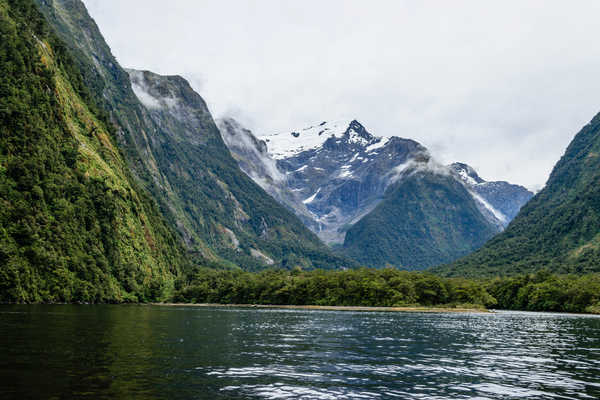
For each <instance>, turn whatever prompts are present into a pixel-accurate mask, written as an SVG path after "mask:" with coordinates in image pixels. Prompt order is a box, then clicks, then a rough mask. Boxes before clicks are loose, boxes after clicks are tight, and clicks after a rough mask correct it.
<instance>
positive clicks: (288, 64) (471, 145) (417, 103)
mask: <svg viewBox="0 0 600 400" xmlns="http://www.w3.org/2000/svg"><path fill="white" fill-rule="evenodd" d="M84 2H85V4H86V5H87V6H88V8H89V11H90V13H91V15H92V17H94V19H95V20H96V22H97V23H98V25H99V26H100V29H101V31H102V33H103V34H104V36H105V38H106V40H107V42H108V44H109V45H110V46H111V48H112V50H113V53H114V54H115V56H116V57H117V59H118V60H119V62H120V63H121V64H122V65H123V66H126V67H133V68H139V69H149V70H152V71H155V72H158V73H162V74H180V75H182V76H184V77H185V78H187V79H188V80H189V81H190V83H191V84H192V86H193V87H194V88H195V89H196V90H197V91H198V92H199V93H200V94H201V95H202V96H203V97H204V99H205V100H206V101H207V102H208V104H209V107H210V109H211V111H212V112H213V114H214V115H215V116H216V117H219V116H223V115H232V116H235V117H237V118H238V119H240V121H241V122H242V123H244V124H245V125H247V126H248V127H249V128H251V129H252V130H253V131H254V132H255V133H256V134H258V135H261V134H268V133H273V132H279V131H289V130H292V129H297V128H301V127H304V126H308V125H311V124H313V123H315V122H320V121H324V120H331V119H339V118H356V119H358V120H359V121H361V122H363V124H364V125H365V126H366V127H367V129H369V130H370V131H371V132H372V133H374V134H376V135H379V136H391V135H396V136H402V137H408V138H412V139H415V140H417V141H419V142H421V143H422V144H424V145H425V146H427V147H429V149H430V150H431V151H432V153H433V154H434V156H436V157H437V158H438V159H440V160H441V161H443V162H452V161H463V162H467V163H469V164H471V165H472V166H473V167H475V168H476V169H477V170H478V171H479V173H480V175H481V176H482V177H483V178H484V179H488V180H492V179H494V180H508V181H511V182H514V183H520V184H523V185H526V186H527V187H530V188H539V187H541V186H542V185H543V184H544V182H545V181H546V179H547V177H548V174H549V173H550V171H551V168H552V166H553V165H554V164H555V162H556V161H557V160H558V159H559V158H560V156H561V155H562V154H563V152H564V150H565V148H566V146H567V144H568V143H569V142H570V140H571V139H572V138H573V136H574V134H575V133H576V132H577V131H578V130H579V129H580V128H581V127H582V126H583V125H585V124H586V123H587V122H588V121H589V120H590V119H591V118H592V117H593V116H594V114H595V113H596V112H598V111H600V46H598V44H597V41H598V38H599V37H600V23H599V22H598V21H599V19H598V18H599V16H600V1H595V0H590V1H583V0H577V1H550V0H540V1H524V0H519V1H508V0H502V1H483V0H473V1H462V0H453V1H444V0H439V1H416V0H415V1H402V0H390V1H384V0H373V1H366V0H360V1H352V0H295V1H288V0H254V1H249V0H248V1H244V0H210V1H209V0H170V1H164V0H126V1H123V0H84Z"/></svg>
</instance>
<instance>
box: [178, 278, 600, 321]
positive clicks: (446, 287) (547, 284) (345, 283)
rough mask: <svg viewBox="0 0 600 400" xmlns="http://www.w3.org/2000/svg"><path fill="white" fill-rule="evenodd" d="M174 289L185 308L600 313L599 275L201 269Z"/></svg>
mask: <svg viewBox="0 0 600 400" xmlns="http://www.w3.org/2000/svg"><path fill="white" fill-rule="evenodd" d="M178 286H179V290H178V291H177V292H176V294H175V297H174V301H176V302H184V303H215V304H276V305H321V306H371V307H401V306H445V307H465V306H466V307H488V308H498V309H511V310H529V311H562V312H590V313H592V312H593V313H597V312H599V311H600V274H595V275H586V276H573V275H553V274H550V273H548V272H538V273H536V274H532V275H521V276H518V277H512V278H495V279H490V280H483V279H479V280H473V279H471V280H469V279H464V278H442V277H439V276H436V275H432V274H429V273H423V272H409V271H400V270H397V269H393V268H385V269H380V270H376V269H367V268H362V269H356V270H348V271H323V270H314V271H300V270H293V271H285V270H268V271H262V272H259V273H251V272H243V271H218V270H208V269H199V270H197V271H196V272H195V273H194V274H192V275H191V277H190V279H189V280H187V281H180V282H178Z"/></svg>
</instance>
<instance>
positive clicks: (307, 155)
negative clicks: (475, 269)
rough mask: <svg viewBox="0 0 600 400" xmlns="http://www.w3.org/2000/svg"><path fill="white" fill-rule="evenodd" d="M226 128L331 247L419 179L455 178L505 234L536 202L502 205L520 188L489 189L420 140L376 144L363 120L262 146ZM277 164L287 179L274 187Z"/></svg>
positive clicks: (247, 162)
mask: <svg viewBox="0 0 600 400" xmlns="http://www.w3.org/2000/svg"><path fill="white" fill-rule="evenodd" d="M225 122H226V121H225ZM234 125H235V127H236V129H235V131H232V130H231V127H232V126H234ZM220 127H221V130H222V135H223V137H224V139H225V142H226V143H227V145H228V147H229V149H230V150H231V152H232V153H233V154H234V157H235V158H236V159H238V162H239V165H240V167H241V168H242V169H243V170H244V171H245V172H246V173H247V174H248V175H250V176H251V177H252V178H253V179H254V180H255V181H257V182H259V184H261V186H262V187H263V188H264V189H265V190H267V191H268V192H269V193H270V194H271V195H272V196H274V197H275V198H276V199H278V200H279V201H281V202H283V203H284V204H286V205H287V206H288V207H290V208H291V209H293V210H294V211H295V212H296V214H297V215H298V216H300V217H301V218H302V220H303V221H304V222H305V223H306V224H307V225H308V226H309V227H310V228H311V229H312V230H313V231H314V232H315V233H317V235H319V237H321V239H323V240H324V241H325V242H328V243H343V242H344V237H345V235H346V231H347V229H348V228H349V227H350V226H352V225H353V224H354V223H356V222H357V221H358V220H360V219H361V218H362V217H364V216H365V215H367V214H368V213H370V212H371V211H372V210H373V209H374V208H375V207H376V206H377V205H378V204H379V203H380V202H381V201H382V200H383V198H384V195H385V193H386V191H387V189H388V188H389V187H391V186H392V185H396V184H400V183H401V182H402V181H403V180H404V179H405V178H407V177H410V176H413V175H415V174H417V175H419V174H421V175H422V174H434V175H443V176H451V177H454V178H455V179H456V180H457V181H459V182H461V183H462V184H463V185H464V186H465V188H466V189H467V190H468V191H469V192H470V193H471V195H472V197H473V198H474V199H475V201H476V203H477V204H478V206H479V209H480V211H481V213H482V214H483V215H484V216H485V217H486V218H487V219H488V220H489V221H490V223H492V224H493V225H494V226H496V227H497V228H498V229H499V230H500V229H502V227H503V226H505V225H506V224H507V223H508V221H509V220H510V219H511V218H512V217H513V216H514V215H512V214H513V213H514V211H515V209H516V210H517V211H518V208H520V206H521V205H522V204H523V203H524V202H525V201H526V200H527V199H528V198H527V193H523V195H522V196H520V197H519V201H518V202H517V203H518V204H516V203H515V202H512V203H511V196H507V197H506V199H500V197H501V194H502V193H503V191H504V190H505V189H506V190H510V191H511V193H512V192H514V190H515V188H514V187H511V188H505V187H504V186H502V185H499V184H498V183H496V182H485V181H484V180H483V179H481V178H480V177H479V176H478V175H477V172H476V171H475V170H474V169H473V168H471V167H470V166H468V165H467V164H463V163H455V164H452V165H450V166H445V165H442V164H439V163H438V162H436V160H435V159H434V158H433V157H431V155H430V154H429V152H428V150H427V149H426V148H425V147H423V146H422V145H421V144H419V143H417V142H415V141H414V140H411V139H404V138H400V137H397V136H392V137H378V136H375V135H373V134H371V133H370V132H369V131H368V130H367V128H365V126H363V125H362V124H361V123H360V122H358V121H357V120H355V119H354V120H350V122H348V120H346V121H345V122H340V121H333V122H328V121H323V122H320V123H317V124H314V125H311V126H308V127H306V128H303V129H297V130H293V131H290V132H287V133H278V134H273V135H264V136H260V137H259V139H256V138H254V139H252V137H251V136H252V134H251V133H250V131H248V130H245V129H243V128H241V127H239V126H238V125H236V124H234V123H221V124H220ZM236 132H237V133H236ZM244 138H245V139H244ZM242 139H244V140H242ZM264 144H266V147H267V149H266V153H268V154H264V153H265V151H264V148H261V149H260V151H257V150H256V149H248V146H250V147H257V146H262V145H264ZM257 155H258V156H259V157H257ZM265 156H268V158H267V157H265ZM273 163H274V164H275V165H276V167H277V171H279V173H280V174H281V175H283V176H284V177H285V178H284V179H273V178H274V177H275V176H276V175H277V174H276V173H274V172H273V170H272V165H273ZM267 167H268V168H267ZM269 171H270V173H268V172H269ZM517 192H518V190H517ZM519 195H520V193H519ZM517 197H518V196H517ZM513 203H515V204H513ZM511 207H513V208H511Z"/></svg>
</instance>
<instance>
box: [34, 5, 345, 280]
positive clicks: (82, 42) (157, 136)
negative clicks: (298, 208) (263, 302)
mask: <svg viewBox="0 0 600 400" xmlns="http://www.w3.org/2000/svg"><path fill="white" fill-rule="evenodd" d="M37 2H38V4H39V5H40V7H41V9H42V10H43V11H44V13H45V15H46V16H47V17H48V19H49V20H50V21H51V22H52V24H53V25H54V26H55V28H56V30H57V31H58V32H59V34H60V35H61V37H63V38H64V40H65V41H66V42H67V43H68V44H69V46H70V47H71V48H72V49H73V52H74V54H75V56H76V59H77V61H78V63H79V66H80V68H81V69H82V70H84V71H85V72H86V75H85V77H84V78H85V81H86V82H87V83H88V84H89V85H90V86H91V87H93V88H94V95H96V96H97V97H98V98H99V99H102V101H103V104H101V105H102V107H103V108H104V109H106V110H107V111H108V112H109V113H110V115H111V117H112V119H113V121H114V122H115V123H116V124H117V126H118V127H119V131H118V138H119V143H120V145H121V146H122V147H123V149H124V153H125V155H126V158H127V160H128V162H129V165H130V166H131V168H132V169H133V170H134V171H135V174H136V176H137V177H138V178H139V179H140V181H141V182H142V184H143V185H144V186H145V187H146V188H147V189H148V190H149V191H150V193H151V194H152V195H153V197H154V199H155V200H156V201H157V202H158V204H159V206H160V209H161V211H162V212H163V214H164V215H165V216H166V217H167V219H168V221H170V222H171V224H172V225H173V226H175V227H176V228H177V230H178V231H179V233H180V234H181V236H182V237H183V238H184V240H185V244H186V246H187V248H188V250H189V251H190V252H193V253H194V254H196V255H197V256H198V257H200V258H201V259H203V260H207V261H217V262H220V263H221V264H223V263H225V264H227V263H229V264H231V263H235V264H237V265H240V266H242V267H244V268H248V269H256V268H262V267H265V266H269V265H282V266H295V265H299V266H305V267H314V266H319V267H337V266H343V265H347V264H346V263H345V261H344V260H343V259H341V258H339V257H336V256H334V255H333V254H332V253H331V251H330V250H329V249H328V248H327V247H326V246H324V245H323V244H322V243H321V242H320V241H319V240H318V238H317V237H316V236H315V235H314V234H313V233H312V232H310V231H309V230H308V229H306V227H304V225H303V224H302V223H301V221H299V220H298V219H297V217H295V216H294V215H293V214H292V213H290V212H289V211H288V210H286V209H285V208H284V207H282V206H281V205H280V204H278V203H277V202H276V201H274V200H273V199H272V198H271V197H269V196H268V195H267V194H266V193H265V192H264V191H263V190H262V189H261V188H260V187H259V186H258V185H256V184H255V183H254V182H253V181H252V180H251V179H249V178H248V177H247V176H246V175H245V174H243V173H242V172H241V171H240V170H239V168H238V167H237V163H236V162H235V160H234V159H233V158H232V157H231V155H230V153H229V151H228V150H227V147H226V146H225V144H224V143H223V140H222V138H221V136H220V134H219V131H218V129H217V127H216V125H215V123H214V121H213V119H212V117H211V115H210V113H209V111H208V109H207V107H206V104H205V103H204V101H203V100H202V98H201V97H200V96H199V95H198V94H196V93H195V92H194V91H193V90H192V89H191V88H190V87H189V85H188V83H187V82H186V81H185V80H184V79H182V78H181V77H175V76H169V77H163V76H158V75H156V74H152V73H150V72H141V71H130V72H131V76H130V75H129V74H128V73H127V72H126V71H125V70H123V69H122V68H121V67H120V66H119V65H118V63H117V62H116V60H115V59H114V57H113V56H112V54H111V53H110V49H109V48H108V46H107V45H106V43H105V42H104V39H103V38H102V36H101V35H100V32H99V31H98V28H97V27H96V25H95V23H94V22H93V20H92V19H91V18H90V17H89V15H88V14H87V11H86V10H85V7H84V6H83V4H82V3H81V2H80V0H53V1H47V0H37ZM130 79H131V81H132V82H133V86H132V84H131V83H130ZM134 92H135V93H134Z"/></svg>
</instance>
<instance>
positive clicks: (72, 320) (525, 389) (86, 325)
mask: <svg viewBox="0 0 600 400" xmlns="http://www.w3.org/2000/svg"><path fill="white" fill-rule="evenodd" d="M0 378H1V379H2V384H1V385H0V398H2V399H13V398H14V399H17V398H18V399H27V398H36V399H38V398H39V399H42V398H44V399H46V398H48V399H66V398H69V399H71V398H75V399H77V398H90V399H136V398H137V399H245V398H265V399H285V398H294V399H295V398H315V399H321V398H323V399H342V398H363V399H378V398H382V399H384V398H400V399H461V398H479V399H483V398H490V399H504V398H506V399H509V398H515V399H522V398H532V399H542V398H543V399H547V398H557V399H597V398H600V318H599V317H594V316H582V315H565V314H541V313H519V312H500V313H494V314H483V313H482V314H476V313H474V314H442V313H432V314H428V313H414V314H413V313H392V312H347V311H308V310H279V309H260V310H257V309H252V308H203V307H189V306H188V307H186V306H181V307H180V306H175V307H161V306H108V305H104V306H83V305H81V306H75V305H54V306H49V305H45V306H42V305H39V306H0Z"/></svg>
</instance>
